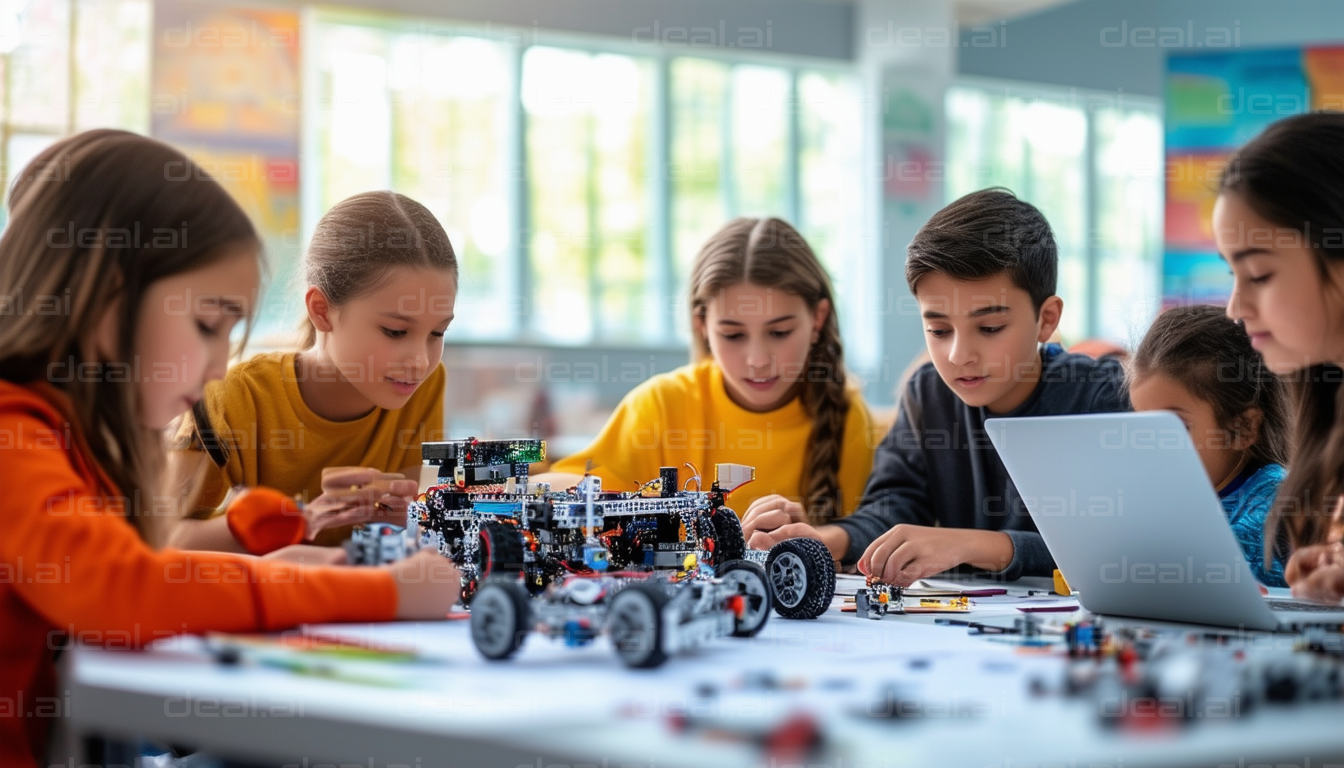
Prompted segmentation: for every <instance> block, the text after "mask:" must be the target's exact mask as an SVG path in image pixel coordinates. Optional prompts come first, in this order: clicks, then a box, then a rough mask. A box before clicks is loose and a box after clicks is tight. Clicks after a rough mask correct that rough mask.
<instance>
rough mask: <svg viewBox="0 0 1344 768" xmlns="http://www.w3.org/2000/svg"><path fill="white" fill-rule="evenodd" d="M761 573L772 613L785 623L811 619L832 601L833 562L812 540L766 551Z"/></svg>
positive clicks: (790, 541) (781, 544) (783, 543)
mask: <svg viewBox="0 0 1344 768" xmlns="http://www.w3.org/2000/svg"><path fill="white" fill-rule="evenodd" d="M765 573H766V575H767V576H768V577H769V578H770V586H771V587H772V588H773V589H774V595H775V610H776V611H778V612H779V615H780V616H783V617H784V618H786V619H815V618H817V617H818V616H820V615H821V614H823V613H825V612H826V609H827V608H830V607H831V598H833V597H835V560H834V559H833V558H832V557H831V551H830V550H828V549H826V545H825V544H822V543H821V542H820V541H817V540H816V539H788V540H786V541H781V542H779V543H778V544H776V545H775V546H773V547H771V548H770V556H769V557H768V558H766V560H765Z"/></svg>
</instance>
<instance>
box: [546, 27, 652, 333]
mask: <svg viewBox="0 0 1344 768" xmlns="http://www.w3.org/2000/svg"><path fill="white" fill-rule="evenodd" d="M652 76H653V68H652V66H651V64H650V62H649V61H648V60H645V59H639V58H633V57H630V56H621V55H615V54H589V53H586V52H582V51H575V50H567V49H563V48H551V47H546V46H533V47H531V48H528V49H527V52H526V53H525V54H524V55H523V82H522V96H523V109H524V113H525V115H526V118H525V119H526V124H527V145H526V146H527V174H528V179H527V183H528V210H529V213H530V214H531V228H530V232H529V235H530V239H531V247H530V249H529V256H530V266H531V271H532V274H533V284H534V286H535V289H534V291H533V293H532V296H531V301H530V302H528V305H529V307H530V312H529V313H528V314H529V315H530V317H529V323H528V326H529V327H528V330H529V331H530V332H531V335H532V336H534V337H535V338H538V339H542V340H545V341H549V342H553V343H562V344H564V343H570V344H572V343H575V341H590V342H624V343H630V342H633V343H639V342H640V341H641V340H647V339H649V338H650V337H651V336H652V335H653V334H654V333H655V329H656V328H657V324H658V317H657V312H658V311H659V305H658V303H657V302H656V301H652V302H651V301H650V299H651V298H652V296H651V288H652V286H653V285H654V281H653V275H652V274H651V272H650V269H651V267H652V266H653V264H652V260H651V259H650V257H649V205H650V200H649V194H648V183H649V174H648V165H649V163H648V151H649V146H648V144H649V121H650V110H651V105H650V102H651V96H652V90H653V89H652Z"/></svg>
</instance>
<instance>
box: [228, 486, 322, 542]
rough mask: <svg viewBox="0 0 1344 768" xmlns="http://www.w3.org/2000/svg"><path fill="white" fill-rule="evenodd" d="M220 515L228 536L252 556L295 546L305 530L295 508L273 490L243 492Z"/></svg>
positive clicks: (287, 498)
mask: <svg viewBox="0 0 1344 768" xmlns="http://www.w3.org/2000/svg"><path fill="white" fill-rule="evenodd" d="M224 514H225V517H224V522H225V523H226V524H228V526H229V533H232V534H233V538H235V539H237V540H238V543H240V544H242V545H243V548H244V549H246V550H247V551H248V552H251V553H252V554H254V555H264V554H266V553H268V552H274V551H275V550H277V549H280V548H281V547H288V546H290V545H291V544H298V543H300V542H302V541H303V534H304V532H305V531H306V526H305V525H304V520H303V512H302V511H300V510H299V505H298V504H296V503H295V502H294V500H293V499H291V498H289V497H288V496H286V495H285V494H283V493H281V492H279V491H277V490H275V489H273V488H261V487H257V488H247V489H245V490H243V491H242V492H241V493H239V494H238V495H237V496H236V497H234V499H233V500H232V501H230V502H229V506H228V508H227V509H226V510H225V513H224Z"/></svg>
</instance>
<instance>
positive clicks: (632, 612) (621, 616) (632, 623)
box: [607, 582, 669, 669]
mask: <svg viewBox="0 0 1344 768" xmlns="http://www.w3.org/2000/svg"><path fill="white" fill-rule="evenodd" d="M668 599H669V598H668V594H667V591H666V590H664V589H663V587H662V586H661V585H658V584H646V583H643V582H635V583H634V584H630V585H628V586H626V587H625V588H624V589H622V590H621V591H620V592H617V593H616V596H615V597H613V598H612V599H611V612H610V614H609V615H608V617H607V632H608V633H609V634H610V635H611V645H612V647H613V648H615V649H616V655H617V656H619V657H620V659H621V661H622V662H624V663H625V665H626V666H627V667H631V668H633V669H650V668H652V667H658V666H661V665H662V663H663V662H665V661H667V650H666V646H665V645H664V643H663V631H664V627H663V607H664V606H666V605H667V601H668Z"/></svg>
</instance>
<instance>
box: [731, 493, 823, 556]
mask: <svg viewBox="0 0 1344 768" xmlns="http://www.w3.org/2000/svg"><path fill="white" fill-rule="evenodd" d="M742 537H743V538H744V539H746V541H747V546H748V547H749V548H751V549H770V548H771V547H773V546H775V545H776V544H778V543H779V542H781V541H786V540H788V539H816V540H817V541H820V542H821V543H823V544H825V545H826V548H827V549H828V550H830V552H831V557H833V558H835V559H836V560H837V561H838V560H840V559H841V558H842V557H844V554H845V550H846V549H847V548H848V546H849V535H848V534H846V533H845V532H844V531H843V530H841V529H840V528H839V527H838V526H834V525H823V526H820V527H818V526H814V525H812V524H810V523H808V522H807V510H806V509H804V508H803V505H802V504H801V503H800V502H797V501H791V500H790V499H788V498H787V497H784V496H780V495H779V494H771V495H769V496H762V497H761V498H759V499H757V500H755V501H753V502H752V503H751V505H750V506H748V507H747V511H746V514H744V515H743V516H742Z"/></svg>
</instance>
